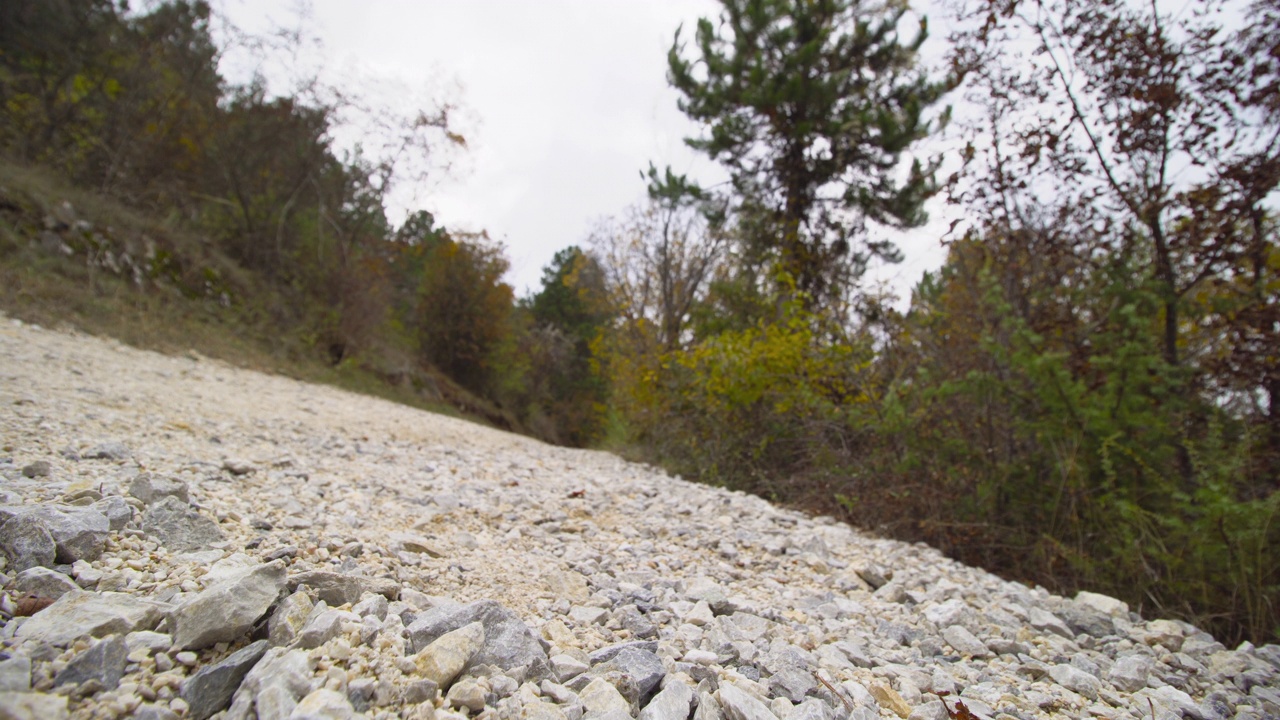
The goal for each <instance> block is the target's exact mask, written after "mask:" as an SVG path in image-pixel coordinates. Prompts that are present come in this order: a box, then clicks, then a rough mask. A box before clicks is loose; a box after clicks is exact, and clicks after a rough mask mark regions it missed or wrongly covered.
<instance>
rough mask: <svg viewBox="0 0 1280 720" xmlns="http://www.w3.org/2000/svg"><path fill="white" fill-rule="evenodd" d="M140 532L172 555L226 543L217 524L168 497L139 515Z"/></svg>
mask: <svg viewBox="0 0 1280 720" xmlns="http://www.w3.org/2000/svg"><path fill="white" fill-rule="evenodd" d="M142 531H143V532H145V533H146V534H148V535H150V536H152V537H154V538H156V539H157V540H159V541H160V543H161V544H162V545H164V546H165V547H166V548H167V549H168V550H169V552H174V553H185V552H192V551H195V550H204V549H207V548H208V547H209V545H211V544H213V543H216V542H222V541H224V540H226V539H227V536H226V535H225V534H224V533H223V532H222V529H221V528H219V527H218V523H216V522H214V521H213V520H212V519H210V518H207V517H205V516H203V515H201V514H200V513H198V512H196V510H195V509H193V508H192V507H191V506H190V505H188V504H186V503H185V502H183V501H181V500H179V499H178V498H176V497H174V496H172V495H166V496H164V497H162V498H160V499H159V500H157V501H156V502H154V503H152V504H151V506H150V507H148V508H147V511H146V512H144V513H143V514H142Z"/></svg>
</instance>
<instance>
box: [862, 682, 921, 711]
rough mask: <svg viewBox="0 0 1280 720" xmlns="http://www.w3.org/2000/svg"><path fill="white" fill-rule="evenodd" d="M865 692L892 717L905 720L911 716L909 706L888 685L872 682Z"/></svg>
mask: <svg viewBox="0 0 1280 720" xmlns="http://www.w3.org/2000/svg"><path fill="white" fill-rule="evenodd" d="M867 690H868V691H869V692H870V693H871V697H873V698H875V699H876V702H877V703H879V704H880V706H881V707H883V708H885V709H887V710H888V711H889V712H891V713H893V714H894V715H897V716H898V717H900V718H906V717H907V716H909V715H911V706H910V705H908V704H907V701H906V700H903V699H902V696H901V695H899V694H898V691H897V690H894V689H893V688H892V687H889V685H887V684H885V683H882V682H873V683H871V685H870V687H868V688H867Z"/></svg>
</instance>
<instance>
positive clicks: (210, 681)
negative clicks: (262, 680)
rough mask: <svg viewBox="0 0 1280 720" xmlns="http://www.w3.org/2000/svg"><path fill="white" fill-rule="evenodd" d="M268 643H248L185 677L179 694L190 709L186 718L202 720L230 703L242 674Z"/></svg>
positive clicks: (256, 660)
mask: <svg viewBox="0 0 1280 720" xmlns="http://www.w3.org/2000/svg"><path fill="white" fill-rule="evenodd" d="M268 645H269V643H268V642H267V641H266V640H258V641H256V642H253V643H250V644H249V645H246V646H245V647H243V648H241V649H239V650H237V651H235V652H233V653H231V654H230V655H228V656H227V657H225V658H223V659H222V660H221V661H220V662H217V663H214V664H212V665H206V666H204V667H202V668H200V669H199V670H197V671H196V673H195V674H194V675H192V676H191V677H189V678H187V679H186V680H185V681H184V682H183V683H182V692H181V697H182V699H183V700H185V701H186V702H187V705H188V706H189V707H190V708H191V710H190V715H189V717H190V718H192V719H193V720H205V718H207V717H209V716H210V715H213V714H214V713H216V712H218V711H219V710H222V709H224V708H226V707H227V706H228V705H230V704H231V698H232V697H233V696H234V695H235V692H236V690H238V689H240V683H241V682H242V681H243V680H244V677H245V675H248V674H249V671H250V670H252V669H253V666H254V665H256V664H257V663H258V661H259V660H261V659H262V656H263V655H265V654H266V652H267V648H268Z"/></svg>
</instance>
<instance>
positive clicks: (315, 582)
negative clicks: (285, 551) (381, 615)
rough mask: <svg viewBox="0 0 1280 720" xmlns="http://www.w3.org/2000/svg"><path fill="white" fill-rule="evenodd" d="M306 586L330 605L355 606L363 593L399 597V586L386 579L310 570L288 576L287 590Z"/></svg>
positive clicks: (392, 598)
mask: <svg viewBox="0 0 1280 720" xmlns="http://www.w3.org/2000/svg"><path fill="white" fill-rule="evenodd" d="M299 585H306V586H307V587H309V588H311V589H312V590H314V591H315V592H316V597H317V598H319V599H321V600H323V601H325V602H326V603H329V604H330V605H333V606H337V605H346V604H348V603H351V604H353V605H354V604H355V603H357V602H359V601H360V598H362V597H364V594H365V593H376V594H378V595H383V596H385V597H386V598H387V599H388V600H395V599H396V598H398V597H399V596H400V584H399V583H397V582H396V581H394V580H389V579H387V578H370V577H363V576H360V575H344V574H342V573H336V572H331V571H328V570H312V571H309V572H304V573H298V574H297V575H291V576H289V590H291V591H293V590H297V589H298V586H299Z"/></svg>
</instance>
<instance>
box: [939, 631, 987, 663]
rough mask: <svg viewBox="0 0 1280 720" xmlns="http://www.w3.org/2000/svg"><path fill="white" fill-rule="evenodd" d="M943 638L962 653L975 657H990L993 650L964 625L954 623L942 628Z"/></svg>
mask: <svg viewBox="0 0 1280 720" xmlns="http://www.w3.org/2000/svg"><path fill="white" fill-rule="evenodd" d="M942 639H943V640H946V641H947V644H948V645H950V646H951V647H953V648H955V650H956V652H958V653H960V654H961V655H968V656H970V657H974V658H989V657H991V651H990V650H988V649H987V646H986V645H984V644H982V641H981V640H979V639H978V638H977V637H975V636H974V634H973V633H971V632H969V631H968V630H967V629H966V628H965V627H964V626H963V625H952V626H950V627H947V628H944V629H943V630H942Z"/></svg>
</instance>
